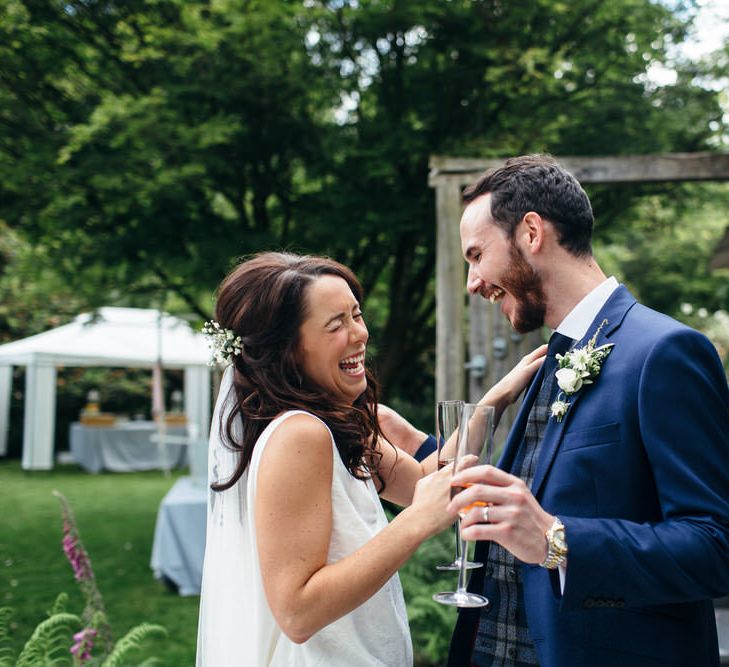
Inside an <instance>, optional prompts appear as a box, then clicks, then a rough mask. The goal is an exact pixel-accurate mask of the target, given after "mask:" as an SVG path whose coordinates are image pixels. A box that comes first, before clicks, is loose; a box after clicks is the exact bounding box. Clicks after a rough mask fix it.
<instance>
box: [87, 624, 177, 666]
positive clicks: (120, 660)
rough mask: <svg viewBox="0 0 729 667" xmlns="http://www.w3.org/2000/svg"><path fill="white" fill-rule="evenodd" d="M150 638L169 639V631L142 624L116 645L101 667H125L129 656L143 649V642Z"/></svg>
mask: <svg viewBox="0 0 729 667" xmlns="http://www.w3.org/2000/svg"><path fill="white" fill-rule="evenodd" d="M150 637H158V638H164V637H167V630H166V629H165V628H163V627H162V626H161V625H153V624H152V623H141V624H139V625H137V626H135V627H133V628H132V629H131V630H130V631H129V632H127V634H125V635H124V636H123V637H122V638H121V639H120V640H119V641H117V643H116V644H115V645H114V649H113V650H112V652H111V653H110V654H109V657H108V658H107V659H106V660H105V661H104V662H103V664H102V666H101V667H123V665H124V663H125V661H126V660H127V658H128V654H129V653H131V652H132V651H135V650H137V649H139V648H141V645H142V642H144V641H145V640H146V639H148V638H150Z"/></svg>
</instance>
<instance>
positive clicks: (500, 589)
mask: <svg viewBox="0 0 729 667" xmlns="http://www.w3.org/2000/svg"><path fill="white" fill-rule="evenodd" d="M573 342H574V341H573V340H572V339H571V338H568V337H567V336H563V335H562V334H559V333H556V332H555V333H553V334H552V337H551V338H550V339H549V346H548V348H547V358H546V359H545V361H544V375H543V379H542V385H541V387H540V389H539V393H538V394H537V397H536V399H535V400H534V403H533V404H532V407H531V410H530V411H529V416H528V418H527V424H526V428H525V430H524V438H523V440H522V443H521V446H520V447H519V450H518V451H517V453H516V456H515V458H514V462H513V464H512V466H511V469H510V470H509V472H510V473H511V474H512V475H516V476H518V477H520V478H521V479H522V480H524V483H525V484H526V485H527V486H528V487H531V485H532V482H533V481H534V473H535V471H536V468H537V462H538V460H539V452H540V450H541V446H542V440H543V438H544V430H545V429H546V427H547V422H548V421H549V417H550V406H551V403H552V401H553V400H554V398H555V395H556V393H557V380H556V378H555V376H554V373H555V370H556V369H557V360H556V359H555V355H556V354H563V353H564V352H566V351H567V349H568V348H569V346H570V345H571V344H572V343H573ZM488 554H489V556H488V561H487V563H486V573H485V574H486V577H487V578H488V577H490V578H491V579H492V580H493V581H494V582H495V583H496V587H495V590H496V594H495V595H494V594H493V589H492V594H491V597H490V602H491V605H490V606H489V607H485V608H484V609H483V610H482V611H481V615H480V618H479V623H478V630H477V632H476V638H475V643H474V648H473V656H472V659H471V660H472V664H474V665H478V666H479V667H487V666H488V667H522V666H526V665H538V664H539V662H538V660H537V654H536V650H535V648H534V643H533V642H532V640H531V638H530V636H529V630H528V628H527V624H526V615H525V613H524V597H523V590H522V577H521V568H520V567H519V564H520V562H519V561H518V560H517V559H516V558H514V556H513V555H512V554H511V553H510V552H508V551H507V550H506V549H504V548H503V547H501V546H499V545H498V544H495V543H494V544H491V545H490V547H489V551H488Z"/></svg>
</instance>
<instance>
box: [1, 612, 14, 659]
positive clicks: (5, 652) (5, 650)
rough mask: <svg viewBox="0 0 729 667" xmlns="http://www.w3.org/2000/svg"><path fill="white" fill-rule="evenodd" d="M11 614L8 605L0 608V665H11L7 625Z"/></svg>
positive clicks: (11, 654) (11, 657)
mask: <svg viewBox="0 0 729 667" xmlns="http://www.w3.org/2000/svg"><path fill="white" fill-rule="evenodd" d="M12 616H13V610H12V609H11V608H10V607H2V608H0V667H13V651H12V649H11V648H10V647H9V646H8V644H9V643H10V632H9V625H10V619H11V618H12Z"/></svg>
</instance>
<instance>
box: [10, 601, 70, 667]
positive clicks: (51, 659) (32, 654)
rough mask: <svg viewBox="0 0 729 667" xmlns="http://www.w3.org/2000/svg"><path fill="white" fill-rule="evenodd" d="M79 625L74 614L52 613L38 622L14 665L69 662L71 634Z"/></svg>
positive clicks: (32, 666) (46, 665)
mask: <svg viewBox="0 0 729 667" xmlns="http://www.w3.org/2000/svg"><path fill="white" fill-rule="evenodd" d="M79 625H81V619H80V618H79V617H78V616H76V615H75V614H67V613H60V614H54V615H53V616H51V617H50V618H47V619H46V620H45V621H42V622H41V623H39V624H38V626H37V627H36V629H35V630H34V631H33V634H32V635H31V637H30V639H29V640H28V641H27V642H26V643H25V646H24V647H23V650H22V651H21V652H20V656H19V657H18V662H17V663H16V664H15V667H56V666H60V665H65V664H68V665H70V664H71V658H72V657H71V652H70V648H71V635H72V634H73V630H74V628H76V627H78V626H79Z"/></svg>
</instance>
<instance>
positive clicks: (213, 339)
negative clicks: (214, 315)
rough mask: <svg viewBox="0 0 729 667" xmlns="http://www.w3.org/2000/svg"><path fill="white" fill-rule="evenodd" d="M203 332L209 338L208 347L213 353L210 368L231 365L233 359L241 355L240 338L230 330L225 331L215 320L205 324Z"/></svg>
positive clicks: (241, 345) (241, 343)
mask: <svg viewBox="0 0 729 667" xmlns="http://www.w3.org/2000/svg"><path fill="white" fill-rule="evenodd" d="M202 332H203V333H204V334H205V335H206V336H207V337H208V346H209V347H210V350H211V351H212V353H213V361H211V362H210V366H213V365H215V364H216V363H218V364H221V365H225V364H229V363H231V362H232V361H233V357H235V356H236V355H238V354H240V351H241V349H242V348H243V342H242V341H241V339H240V336H236V335H235V332H234V331H231V330H230V329H224V328H223V327H221V326H220V325H219V324H218V323H217V322H216V321H215V320H210V321H209V322H205V324H204V325H203V328H202Z"/></svg>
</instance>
